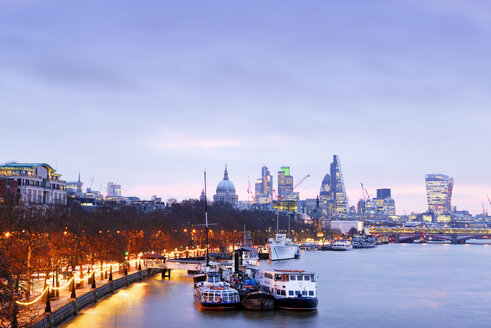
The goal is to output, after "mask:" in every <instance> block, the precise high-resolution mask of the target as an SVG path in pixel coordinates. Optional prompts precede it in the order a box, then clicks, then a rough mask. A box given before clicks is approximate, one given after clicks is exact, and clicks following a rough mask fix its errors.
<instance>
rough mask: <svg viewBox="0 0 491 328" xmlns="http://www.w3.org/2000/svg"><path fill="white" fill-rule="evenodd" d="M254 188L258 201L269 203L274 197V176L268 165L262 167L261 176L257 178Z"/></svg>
mask: <svg viewBox="0 0 491 328" xmlns="http://www.w3.org/2000/svg"><path fill="white" fill-rule="evenodd" d="M254 190H255V201H256V203H260V204H267V203H270V202H271V200H272V199H273V176H272V175H271V173H270V172H269V170H268V167H267V166H263V167H262V168H261V178H260V179H257V180H256V183H255V188H254Z"/></svg>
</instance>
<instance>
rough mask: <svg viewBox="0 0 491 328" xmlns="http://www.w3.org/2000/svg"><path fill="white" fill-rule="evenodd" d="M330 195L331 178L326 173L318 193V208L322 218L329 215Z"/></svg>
mask: <svg viewBox="0 0 491 328" xmlns="http://www.w3.org/2000/svg"><path fill="white" fill-rule="evenodd" d="M331 207H332V195H331V176H330V175H329V173H327V174H326V175H325V176H324V179H322V182H321V190H320V193H319V208H320V211H321V213H322V216H323V217H327V216H329V215H330V213H331Z"/></svg>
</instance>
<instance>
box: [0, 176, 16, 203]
mask: <svg viewBox="0 0 491 328" xmlns="http://www.w3.org/2000/svg"><path fill="white" fill-rule="evenodd" d="M18 190H19V188H18V187H17V180H16V179H7V178H1V177H0V204H1V203H4V202H5V201H7V200H8V199H12V200H14V201H16V200H17V191H18Z"/></svg>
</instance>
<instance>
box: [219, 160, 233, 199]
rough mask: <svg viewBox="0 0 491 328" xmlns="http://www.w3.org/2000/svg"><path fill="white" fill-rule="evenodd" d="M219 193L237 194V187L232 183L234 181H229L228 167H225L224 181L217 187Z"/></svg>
mask: <svg viewBox="0 0 491 328" xmlns="http://www.w3.org/2000/svg"><path fill="white" fill-rule="evenodd" d="M219 192H227V193H229V192H233V193H235V186H234V184H233V183H232V181H230V180H229V179H228V171H227V167H226V166H225V172H224V174H223V180H222V181H220V182H219V183H218V186H217V193H219Z"/></svg>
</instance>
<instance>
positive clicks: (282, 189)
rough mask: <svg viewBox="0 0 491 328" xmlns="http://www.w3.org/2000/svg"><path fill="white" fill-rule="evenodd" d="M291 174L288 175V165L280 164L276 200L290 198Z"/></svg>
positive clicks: (291, 187)
mask: <svg viewBox="0 0 491 328" xmlns="http://www.w3.org/2000/svg"><path fill="white" fill-rule="evenodd" d="M292 194H293V176H291V175H290V167H289V166H282V167H281V169H280V170H279V171H278V200H282V199H284V198H292V197H291V195H292Z"/></svg>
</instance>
